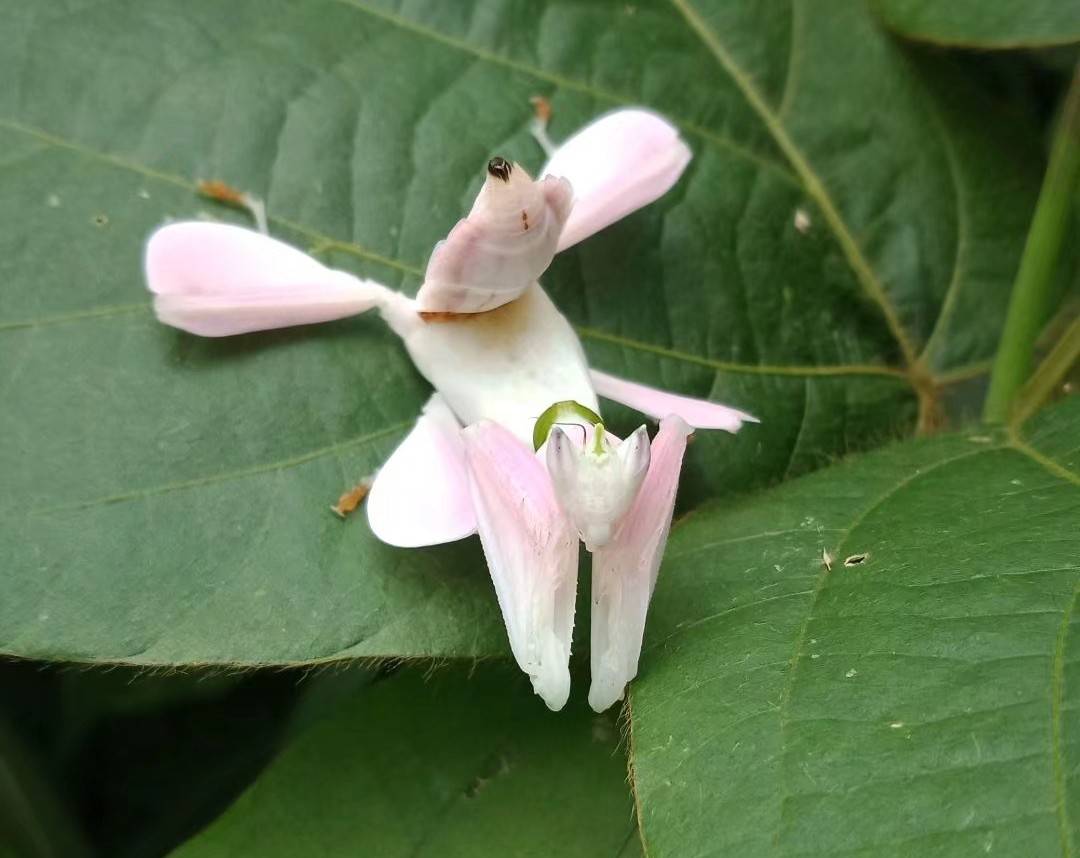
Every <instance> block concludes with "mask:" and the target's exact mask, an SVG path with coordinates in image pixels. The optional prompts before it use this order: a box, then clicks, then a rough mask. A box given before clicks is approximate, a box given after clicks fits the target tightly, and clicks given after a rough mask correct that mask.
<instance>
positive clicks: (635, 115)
mask: <svg viewBox="0 0 1080 858" xmlns="http://www.w3.org/2000/svg"><path fill="white" fill-rule="evenodd" d="M690 157H691V155H690V150H689V149H688V148H687V147H686V145H685V144H684V143H683V142H682V140H680V139H679V136H678V133H677V131H676V129H674V128H673V127H672V126H671V125H670V124H669V123H668V122H666V121H665V120H664V119H662V118H661V117H659V116H657V115H656V114H654V113H651V112H649V111H645V110H640V109H627V110H620V111H616V112H614V113H610V114H608V115H606V116H604V117H601V118H600V119H598V120H596V121H595V122H593V123H592V124H590V125H588V126H586V127H585V128H584V129H582V130H581V131H579V132H578V133H577V134H575V135H574V136H573V137H572V138H570V139H569V140H567V141H566V142H565V143H564V144H563V145H562V146H560V147H558V148H557V149H556V151H554V152H553V153H552V154H551V158H550V160H549V162H548V164H547V166H546V167H545V168H544V169H543V170H541V172H540V176H541V177H542V178H540V179H539V180H538V181H534V180H533V179H532V178H531V177H530V176H529V175H528V174H527V173H526V172H525V170H524V169H523V168H521V166H520V165H518V164H511V163H509V162H507V161H505V160H503V159H501V158H494V159H492V160H491V161H490V162H489V164H488V169H487V177H486V179H485V182H484V185H483V187H482V188H481V190H480V193H479V195H478V196H477V199H476V202H475V204H474V205H473V207H472V209H471V211H470V212H469V214H468V216H467V217H466V218H464V219H462V220H461V221H460V222H459V223H458V224H457V225H456V226H454V228H453V229H452V230H451V231H450V232H449V234H448V235H447V237H446V239H445V240H444V241H441V242H439V243H438V244H437V245H436V247H435V249H434V251H433V252H432V254H431V257H430V260H429V262H428V266H427V271H426V273H425V278H424V283H423V285H422V286H421V288H420V290H419V292H418V294H417V296H416V297H415V298H409V297H407V296H406V295H404V294H401V293H399V292H395V291H393V290H391V289H388V288H387V287H385V286H383V285H381V284H379V283H376V282H373V281H371V280H364V279H360V278H357V277H355V276H353V275H351V274H348V273H345V272H342V271H335V270H332V269H329V268H327V267H326V266H324V265H323V264H322V263H321V262H319V261H317V260H315V259H313V258H312V257H310V256H308V255H306V254H304V253H302V252H301V251H299V250H296V249H294V248H292V247H290V246H288V245H286V244H284V243H282V242H279V241H277V240H275V239H273V238H270V237H269V236H266V235H263V234H260V233H258V232H254V231H251V230H247V229H242V228H240V227H235V226H226V225H223V224H214V223H203V222H191V223H177V224H172V225H169V226H165V227H162V228H161V229H159V230H158V231H157V232H155V233H154V234H153V235H152V236H151V238H150V240H149V242H148V244H147V248H146V260H145V264H146V277H147V282H148V285H149V288H150V289H151V291H152V292H153V293H154V295H155V299H154V303H155V309H156V312H157V314H158V317H159V319H160V320H161V321H162V322H164V323H166V324H169V325H173V326H175V327H178V328H181V329H183V330H186V331H190V332H192V333H195V334H201V335H203V336H228V335H231V334H239V333H243V332H247V331H255V330H263V329H268V328H278V327H283V326H287V325H298V324H307V323H311V322H319V321H328V320H331V319H337V318H342V317H345V316H349V315H353V314H357V313H363V312H366V311H368V310H372V309H374V310H377V311H378V312H379V313H380V314H381V315H382V317H383V319H384V320H385V321H386V323H387V324H388V325H389V326H390V328H391V329H392V330H393V331H394V332H395V333H397V334H398V336H400V337H401V339H402V341H403V343H404V346H405V348H406V350H407V351H408V353H409V355H410V356H411V357H412V359H413V362H414V363H415V365H416V367H417V369H418V370H419V371H420V372H421V374H423V375H424V377H425V378H426V379H427V380H428V381H429V382H431V384H432V386H433V387H434V388H435V392H434V393H433V394H432V396H431V399H430V400H429V401H428V403H427V404H426V405H425V406H424V409H423V412H422V414H421V415H420V417H419V418H418V420H417V422H416V425H415V426H414V427H413V429H412V430H411V431H410V433H409V434H408V435H407V436H406V437H405V439H404V440H403V441H402V442H401V444H400V445H399V446H398V447H397V449H396V450H395V451H394V453H393V454H392V455H391V456H390V458H389V459H388V461H387V462H386V463H385V465H384V466H383V467H382V468H381V469H380V471H379V472H378V474H377V476H376V477H375V480H374V483H373V485H372V487H371V492H370V495H369V497H368V498H367V502H366V509H367V518H368V523H369V525H370V527H371V529H372V531H373V533H374V534H375V535H376V536H377V537H378V538H380V539H381V540H383V541H384V542H386V543H388V544H390V545H394V546H400V547H415V546H423V545H435V544H439V543H444V542H450V541H454V540H457V539H462V538H465V537H467V536H470V535H471V534H473V533H478V534H479V536H480V541H481V543H482V546H483V549H484V554H485V557H486V559H487V563H488V568H489V571H490V573H491V578H492V581H493V583H494V586H495V592H496V595H497V598H498V602H499V606H500V609H501V611H502V616H503V620H504V622H505V624H506V629H507V635H508V638H509V642H510V647H511V650H512V652H513V654H514V657H515V659H516V660H517V662H518V664H519V665H520V667H521V668H522V670H524V671H525V672H526V673H527V674H528V675H529V676H530V678H531V680H532V683H533V688H534V690H535V691H536V693H537V694H539V695H540V697H541V698H542V699H543V700H544V702H545V703H546V704H547V705H548V706H549V707H550V708H551V709H553V710H558V709H560V708H562V706H563V705H564V704H565V703H566V700H567V697H568V694H569V691H570V673H569V658H570V643H571V636H572V631H573V622H574V606H575V600H576V594H577V565H578V545H579V542H584V544H585V546H586V549H587V550H588V551H590V552H591V553H592V555H593V594H592V652H591V667H592V688H591V690H590V693H589V702H590V705H592V707H593V708H594V709H596V710H597V711H603V710H604V709H607V708H608V707H609V706H611V705H613V704H614V703H615V702H616V701H618V700H620V699H621V698H622V696H623V693H624V689H625V686H626V684H627V683H628V682H629V681H630V680H631V679H632V678H633V677H634V676H635V675H636V673H637V665H638V658H639V655H640V651H641V644H642V635H643V632H644V627H645V617H646V611H647V609H648V604H649V600H650V598H651V596H652V591H653V588H654V585H655V583H656V577H657V571H658V569H659V566H660V561H661V558H662V556H663V551H664V546H665V543H666V541H667V535H668V530H669V528H670V524H671V516H672V510H673V508H674V503H675V493H676V489H677V486H678V478H679V472H680V469H681V465H682V458H683V452H684V450H685V448H686V443H687V438H688V436H689V435H690V433H691V432H692V431H693V428H700V429H705V428H715V429H723V430H726V431H728V432H736V431H738V429H739V428H740V426H741V425H742V424H743V423H744V422H748V421H749V422H756V420H755V418H753V417H751V416H750V415H749V414H746V413H744V412H742V411H739V410H737V409H734V408H729V407H727V406H724V405H720V404H718V403H713V402H707V401H704V400H698V399H691V398H688V397H684V396H680V395H676V394H673V393H666V392H663V391H659V390H654V389H652V388H649V387H645V386H643V385H640V384H636V383H634V382H630V381H625V380H622V379H618V378H614V377H612V376H609V375H607V374H605V373H602V372H599V371H597V370H592V369H590V368H589V366H588V362H587V361H586V358H585V353H584V351H583V349H582V347H581V344H580V342H579V340H578V337H577V335H576V334H575V332H574V330H573V328H572V327H571V326H570V324H569V323H568V322H567V320H566V319H565V318H564V317H563V315H562V314H561V313H560V312H559V311H558V309H557V308H556V307H555V305H554V304H553V303H552V302H551V300H550V299H549V298H548V296H547V294H546V293H545V292H544V290H543V289H542V288H541V286H540V284H539V282H538V279H539V277H540V276H541V275H542V274H543V272H544V271H545V270H546V269H547V267H548V265H549V264H550V262H551V260H552V257H553V256H554V255H555V254H556V253H557V252H559V251H560V250H563V249H565V248H567V247H570V246H572V245H573V244H576V243H577V242H579V241H581V240H583V239H585V238H587V237H588V236H589V235H591V234H592V233H594V232H597V231H598V230H600V229H603V228H604V227H606V226H608V225H609V224H611V223H613V222H615V221H616V220H618V219H620V218H621V217H623V216H625V215H627V214H629V213H630V212H632V211H634V210H636V209H637V208H640V207H641V206H644V205H647V204H648V203H650V202H652V201H653V200H655V199H657V198H658V197H659V196H661V195H662V194H663V193H665V192H666V191H667V190H668V189H669V188H670V187H671V186H672V185H673V184H674V183H675V182H676V181H677V180H678V178H679V176H680V175H681V174H682V172H683V170H684V169H685V167H686V165H687V164H688V163H689V161H690ZM599 397H604V398H607V399H612V400H615V401H618V402H621V403H624V404H626V405H628V406H630V407H631V408H634V409H636V410H638V411H640V412H642V413H644V414H646V415H648V416H650V417H654V418H657V419H659V420H660V430H659V432H658V434H657V435H656V437H655V438H654V439H653V440H652V441H651V442H650V440H649V437H648V433H647V431H646V429H645V427H644V426H642V427H641V428H640V429H638V430H637V431H635V432H634V433H632V434H631V435H630V436H629V437H627V438H626V439H625V440H620V439H618V438H616V437H615V436H613V435H611V434H610V433H609V432H607V431H606V429H605V428H604V425H603V420H602V418H601V417H600V406H599Z"/></svg>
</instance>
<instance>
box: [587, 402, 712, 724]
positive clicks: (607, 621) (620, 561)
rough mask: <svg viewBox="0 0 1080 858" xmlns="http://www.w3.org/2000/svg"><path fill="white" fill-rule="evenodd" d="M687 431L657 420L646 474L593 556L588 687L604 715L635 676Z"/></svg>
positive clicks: (672, 420)
mask: <svg viewBox="0 0 1080 858" xmlns="http://www.w3.org/2000/svg"><path fill="white" fill-rule="evenodd" d="M691 431H692V430H691V429H690V427H689V426H688V425H687V424H686V423H685V422H684V421H683V420H682V418H680V417H678V416H675V415H672V416H670V417H665V418H664V419H663V420H662V421H661V422H660V431H659V432H658V433H657V435H656V437H655V438H654V439H653V442H652V457H651V462H650V464H649V472H648V474H646V475H645V481H644V482H643V483H642V485H641V490H640V491H639V492H638V495H637V498H636V499H635V501H634V505H633V506H632V507H631V508H630V512H628V513H627V514H626V517H625V518H624V519H623V520H622V524H621V525H620V527H619V531H618V533H617V534H616V535H615V538H614V540H612V541H611V542H610V543H608V544H607V545H606V546H604V547H603V548H598V549H597V550H596V551H595V552H593V568H592V686H591V687H590V689H589V705H590V706H591V707H592V708H593V709H595V710H596V711H597V712H603V711H604V710H605V709H607V708H608V707H609V706H611V705H612V704H613V703H615V702H616V701H618V700H621V699H622V696H623V690H624V689H625V687H626V683H628V682H629V681H630V680H631V679H633V678H634V677H635V676H636V675H637V669H638V658H639V657H640V655H641V641H642V637H643V635H644V632H645V615H646V613H647V611H648V609H649V600H650V599H651V598H652V593H653V587H654V586H655V584H656V575H657V572H658V571H659V569H660V561H661V559H662V558H663V556H664V546H665V545H666V544H667V538H668V531H669V530H670V529H671V514H672V511H673V510H674V508H675V491H676V489H677V488H678V486H679V471H680V469H681V468H682V459H683V453H684V452H685V451H686V439H687V437H689V435H690V433H691Z"/></svg>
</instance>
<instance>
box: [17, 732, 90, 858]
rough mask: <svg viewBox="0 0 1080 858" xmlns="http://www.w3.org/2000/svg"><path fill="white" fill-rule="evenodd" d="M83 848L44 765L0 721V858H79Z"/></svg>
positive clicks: (85, 851) (77, 828)
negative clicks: (0, 857)
mask: <svg viewBox="0 0 1080 858" xmlns="http://www.w3.org/2000/svg"><path fill="white" fill-rule="evenodd" d="M88 854H89V850H88V847H87V844H86V841H85V838H84V836H83V833H82V831H81V830H80V828H79V826H78V824H77V823H76V821H75V820H74V819H73V818H72V815H71V813H70V812H69V809H68V808H67V807H66V806H65V804H64V802H63V800H62V798H61V797H60V795H58V793H57V790H56V789H55V788H54V786H53V784H51V783H50V782H49V778H48V775H47V774H46V772H45V770H44V766H43V765H42V763H41V761H40V760H39V759H38V758H37V756H36V755H35V754H34V753H33V751H32V750H31V749H30V748H28V747H26V745H25V744H24V743H23V742H22V741H21V739H20V737H19V735H18V734H17V733H16V731H15V730H13V729H12V728H11V727H10V726H9V724H8V723H7V719H6V718H3V717H0V856H2V858H81V856H84V855H88Z"/></svg>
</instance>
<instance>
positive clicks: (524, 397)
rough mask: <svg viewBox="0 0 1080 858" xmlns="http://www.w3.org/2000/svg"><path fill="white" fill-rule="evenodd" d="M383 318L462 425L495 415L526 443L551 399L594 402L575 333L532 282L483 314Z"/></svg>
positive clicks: (594, 396)
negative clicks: (507, 301)
mask: <svg viewBox="0 0 1080 858" xmlns="http://www.w3.org/2000/svg"><path fill="white" fill-rule="evenodd" d="M384 315H386V314H385V312H384ZM388 321H390V323H391V325H392V326H393V327H394V329H395V330H396V331H397V332H398V333H399V334H400V335H401V337H402V339H403V340H404V341H405V348H406V349H408V351H409V355H410V356H411V357H412V359H413V363H415V364H416V368H417V369H418V370H420V372H421V373H422V374H423V376H424V377H425V378H426V379H427V380H428V381H430V382H431V384H432V385H433V386H434V387H435V389H436V390H438V391H439V393H440V394H441V395H442V397H443V399H444V400H445V401H446V403H447V405H449V406H450V408H451V409H452V410H453V412H454V414H456V415H457V418H458V420H460V421H461V423H462V424H464V425H466V426H467V425H469V424H471V423H476V422H478V421H480V420H495V421H497V422H498V423H500V424H501V425H503V426H505V427H506V428H507V429H509V430H510V431H511V432H512V433H513V434H514V435H516V436H517V437H518V438H520V439H521V440H522V441H524V442H525V443H526V444H528V443H530V441H531V438H532V430H533V424H534V423H535V422H536V420H537V418H538V417H539V416H540V415H541V414H542V413H543V412H544V410H545V409H546V408H547V407H548V406H549V405H551V404H552V403H553V402H558V401H560V400H565V399H573V400H575V401H577V402H580V403H581V404H582V405H585V406H587V407H588V408H591V409H593V410H594V411H595V410H597V408H598V404H597V401H596V394H595V393H594V392H593V388H592V382H591V381H590V380H589V365H588V363H587V362H586V360H585V352H584V351H583V350H582V348H581V343H580V341H579V340H578V337H577V334H576V333H574V329H573V328H571V327H570V323H569V322H567V321H566V318H565V317H564V316H563V314H562V313H560V312H559V311H558V309H557V308H556V307H555V305H554V304H552V303H551V299H550V298H549V297H548V296H547V293H546V292H544V290H543V289H541V288H540V286H539V284H533V285H532V286H531V287H530V288H529V289H528V290H527V291H526V292H525V294H524V295H522V296H521V298H520V299H518V300H517V301H514V302H513V303H511V304H507V305H506V306H504V307H500V308H499V309H497V310H492V311H491V312H489V313H482V314H478V315H474V316H464V317H456V318H451V319H446V320H431V321H425V320H424V319H422V318H420V317H419V316H416V315H415V314H413V316H412V317H411V318H409V317H405V318H404V319H403V320H402V318H401V316H400V314H399V313H396V312H395V313H394V314H393V315H392V316H388Z"/></svg>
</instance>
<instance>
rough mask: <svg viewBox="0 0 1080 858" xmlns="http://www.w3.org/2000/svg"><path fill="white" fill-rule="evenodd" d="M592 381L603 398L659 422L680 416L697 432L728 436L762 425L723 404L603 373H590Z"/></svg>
mask: <svg viewBox="0 0 1080 858" xmlns="http://www.w3.org/2000/svg"><path fill="white" fill-rule="evenodd" d="M589 377H590V378H591V379H592V383H593V387H594V388H595V389H596V393H597V394H598V395H599V396H602V397H603V398H604V399H610V400H612V401H613V402H619V403H621V404H623V405H626V406H629V407H630V408H633V409H634V410H635V411H640V412H641V413H642V414H648V415H649V416H650V417H653V418H655V419H657V420H659V419H660V418H661V417H664V416H666V415H668V414H678V415H679V416H680V417H681V418H682V419H683V420H685V421H686V422H687V423H689V424H690V425H691V426H692V427H693V428H695V429H723V430H724V431H725V432H738V431H739V429H740V428H741V427H742V424H743V423H758V422H760V421H759V420H758V419H757V418H756V417H754V416H753V415H751V414H747V413H746V412H745V411H739V410H738V409H737V408H732V407H730V406H728V405H721V404H720V403H719V402H710V401H709V400H707V399H695V398H694V397H692V396H680V395H679V394H677V393H668V392H667V391H665V390H657V389H656V388H655V387H648V386H646V385H644V384H638V383H636V382H633V381H626V380H625V379H622V378H616V377H615V376H613V375H608V374H607V373H606V372H600V371H599V370H595V369H591V370H589Z"/></svg>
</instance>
